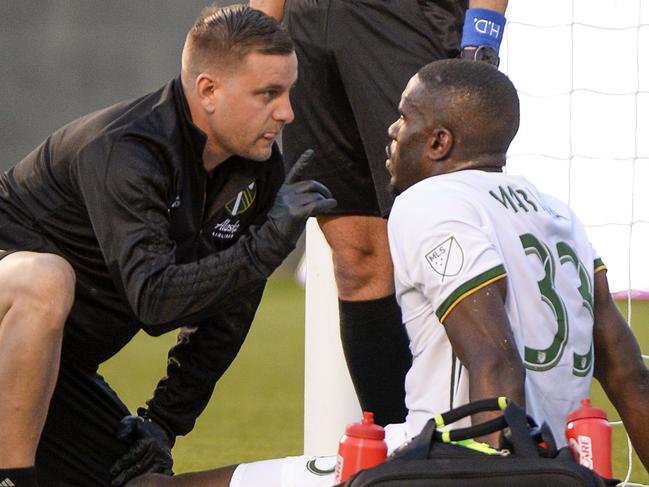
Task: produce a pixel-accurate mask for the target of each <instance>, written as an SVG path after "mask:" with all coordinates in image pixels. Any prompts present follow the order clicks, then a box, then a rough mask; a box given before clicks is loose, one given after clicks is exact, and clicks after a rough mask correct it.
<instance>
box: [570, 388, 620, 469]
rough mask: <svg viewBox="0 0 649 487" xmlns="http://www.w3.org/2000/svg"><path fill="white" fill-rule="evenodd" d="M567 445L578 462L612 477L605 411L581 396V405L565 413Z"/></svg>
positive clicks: (609, 427)
mask: <svg viewBox="0 0 649 487" xmlns="http://www.w3.org/2000/svg"><path fill="white" fill-rule="evenodd" d="M566 439H567V440H568V446H570V450H571V451H572V456H573V457H575V460H577V461H578V462H579V463H580V464H581V465H583V466H585V467H588V468H590V469H591V470H594V471H595V472H597V473H598V474H599V475H601V476H602V477H605V478H607V479H610V478H612V477H613V469H612V467H611V425H610V424H609V422H608V418H607V417H606V412H605V411H604V410H602V409H599V408H594V407H592V406H591V405H590V399H582V401H581V406H580V407H579V408H578V409H576V410H574V411H572V412H571V413H570V414H568V422H567V425H566Z"/></svg>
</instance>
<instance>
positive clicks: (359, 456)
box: [336, 411, 388, 483]
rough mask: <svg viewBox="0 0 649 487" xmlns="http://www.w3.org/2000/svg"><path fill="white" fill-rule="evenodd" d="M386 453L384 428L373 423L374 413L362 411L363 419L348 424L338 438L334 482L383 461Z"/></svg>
mask: <svg viewBox="0 0 649 487" xmlns="http://www.w3.org/2000/svg"><path fill="white" fill-rule="evenodd" d="M387 454H388V446H387V444H386V443H385V430H384V429H383V427H382V426H380V425H378V424H375V423H374V413H371V412H368V411H365V412H363V420H362V421H361V422H360V423H350V424H348V425H347V428H345V434H344V435H343V437H342V438H341V439H340V443H339V445H338V459H337V461H336V483H341V482H345V481H346V480H347V479H348V478H349V477H351V476H352V475H354V474H355V473H356V472H358V471H359V470H363V469H365V468H370V467H373V466H375V465H378V464H379V463H383V462H384V461H385V457H386V456H387Z"/></svg>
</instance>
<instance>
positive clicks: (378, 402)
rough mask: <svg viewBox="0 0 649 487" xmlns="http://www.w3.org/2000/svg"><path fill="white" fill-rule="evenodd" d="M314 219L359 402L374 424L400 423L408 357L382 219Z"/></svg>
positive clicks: (336, 217)
mask: <svg viewBox="0 0 649 487" xmlns="http://www.w3.org/2000/svg"><path fill="white" fill-rule="evenodd" d="M318 222H319V224H320V228H321V229H322V231H323V233H324V235H325V238H326V239H327V242H328V243H329V246H330V247H331V251H332V257H333V263H334V275H335V278H336V286H337V287H338V296H339V310H340V335H341V340H342V344H343V351H344V354H345V359H346V361H347V367H348V368H349V371H350V375H351V378H352V382H353V384H354V388H355V390H356V394H357V396H358V399H359V402H360V404H361V407H362V409H363V410H365V411H373V412H374V415H375V420H376V422H377V423H379V424H382V425H386V424H388V423H400V422H402V421H404V419H405V415H406V406H405V402H404V397H405V387H404V381H405V376H406V373H407V372H408V369H409V368H410V365H411V362H412V357H411V355H410V349H409V346H408V337H407V335H406V332H405V329H404V327H403V325H402V323H401V310H400V309H399V306H398V305H397V302H396V299H395V296H394V280H393V279H394V278H393V270H392V260H391V258H390V252H389V249H388V243H387V227H386V220H385V219H383V218H380V217H372V216H360V215H346V216H343V215H341V216H321V217H319V218H318Z"/></svg>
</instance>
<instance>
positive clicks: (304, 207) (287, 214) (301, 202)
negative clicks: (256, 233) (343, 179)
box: [268, 149, 337, 244]
mask: <svg viewBox="0 0 649 487" xmlns="http://www.w3.org/2000/svg"><path fill="white" fill-rule="evenodd" d="M312 158H313V150H311V149H308V150H306V151H305V152H304V153H303V154H302V155H301V156H300V158H299V159H298V160H297V162H296V163H295V165H294V166H293V167H292V168H291V171H290V172H289V174H288V176H287V177H286V181H285V182H284V184H283V185H282V187H281V188H280V189H279V192H278V193H277V196H276V198H275V203H274V204H273V206H272V208H271V209H270V211H269V212H268V221H269V222H271V223H272V224H273V225H274V226H275V228H276V229H277V232H278V233H279V234H280V235H281V236H282V238H283V239H284V240H286V241H288V242H291V243H293V244H295V242H297V240H298V238H300V235H301V234H302V231H303V230H304V225H305V223H306V220H307V219H308V218H309V217H310V216H314V215H317V214H319V213H322V212H324V211H327V210H330V209H332V208H334V207H335V206H336V204H337V202H336V200H335V199H334V198H333V196H332V195H331V191H329V188H327V187H326V186H325V185H324V184H321V183H319V182H317V181H313V180H307V181H299V179H300V173H301V172H302V171H303V170H304V167H305V166H306V165H307V163H308V162H309V161H310V160H311V159H312ZM296 181H297V182H296Z"/></svg>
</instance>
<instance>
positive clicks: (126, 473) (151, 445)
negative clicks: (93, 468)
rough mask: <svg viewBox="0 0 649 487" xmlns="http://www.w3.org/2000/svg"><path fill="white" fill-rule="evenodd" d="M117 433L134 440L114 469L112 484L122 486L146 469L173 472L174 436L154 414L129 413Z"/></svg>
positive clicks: (124, 438) (121, 436) (163, 472)
mask: <svg viewBox="0 0 649 487" xmlns="http://www.w3.org/2000/svg"><path fill="white" fill-rule="evenodd" d="M117 437H118V438H119V439H120V440H122V441H126V442H129V443H130V444H131V446H130V448H129V450H128V451H127V452H126V453H125V454H124V456H122V458H120V459H119V460H117V461H116V462H115V464H114V465H113V466H112V467H111V469H110V474H111V475H112V476H113V481H112V483H111V485H113V486H115V487H120V486H122V485H124V484H125V483H126V482H128V481H129V480H130V479H132V478H135V477H137V476H139V475H142V474H144V473H149V472H152V473H162V474H166V475H173V471H172V470H171V467H172V466H173V458H172V457H171V447H172V446H173V443H174V441H173V439H172V438H169V436H168V435H167V433H166V432H165V430H164V429H163V428H162V426H160V425H159V424H157V423H156V422H155V421H153V420H151V419H150V418H146V417H142V416H126V417H125V418H123V419H122V421H120V423H119V428H118V430H117Z"/></svg>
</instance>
